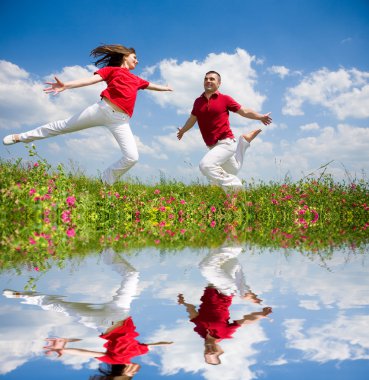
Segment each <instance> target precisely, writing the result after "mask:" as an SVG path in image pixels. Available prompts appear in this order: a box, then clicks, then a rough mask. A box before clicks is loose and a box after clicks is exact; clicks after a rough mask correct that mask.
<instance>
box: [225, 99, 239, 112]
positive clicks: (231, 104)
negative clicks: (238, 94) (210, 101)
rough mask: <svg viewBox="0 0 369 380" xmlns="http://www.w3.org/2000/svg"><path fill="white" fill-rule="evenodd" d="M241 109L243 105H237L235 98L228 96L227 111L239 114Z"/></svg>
mask: <svg viewBox="0 0 369 380" xmlns="http://www.w3.org/2000/svg"><path fill="white" fill-rule="evenodd" d="M240 108H241V104H239V103H237V102H236V101H235V100H234V99H233V98H231V97H230V96H227V109H228V110H229V111H231V112H237V111H238V110H239V109H240Z"/></svg>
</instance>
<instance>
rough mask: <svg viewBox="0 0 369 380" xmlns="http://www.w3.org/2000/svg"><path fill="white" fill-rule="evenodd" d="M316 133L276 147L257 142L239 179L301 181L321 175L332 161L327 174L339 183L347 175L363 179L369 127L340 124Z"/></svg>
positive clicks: (368, 166)
mask: <svg viewBox="0 0 369 380" xmlns="http://www.w3.org/2000/svg"><path fill="white" fill-rule="evenodd" d="M317 131H318V133H319V134H318V135H317V134H314V136H307V137H304V138H300V139H297V140H296V141H293V140H280V141H279V143H274V144H272V143H270V142H268V143H267V142H264V141H263V140H262V138H261V137H260V138H258V139H256V140H255V141H254V142H253V144H252V146H251V147H250V149H249V150H248V151H247V152H246V158H245V163H244V166H243V168H242V169H241V171H240V173H239V176H240V177H242V178H250V177H253V178H256V179H260V178H262V177H264V178H265V177H267V178H268V177H269V178H272V179H275V180H283V178H284V176H285V175H286V174H287V173H288V175H289V176H290V177H291V178H292V179H294V180H298V179H300V178H302V177H303V176H305V175H307V174H310V173H312V172H315V174H316V175H317V176H319V175H320V174H321V170H317V169H318V168H320V167H321V166H322V165H325V164H327V163H328V162H331V161H332V160H333V162H331V163H330V164H329V166H328V167H327V171H326V173H331V174H332V175H334V177H335V179H336V180H343V179H345V180H347V179H348V177H347V174H350V175H351V176H352V177H353V178H355V177H358V178H361V175H362V171H364V172H368V171H369V162H368V160H365V159H364V157H366V156H367V152H368V151H369V128H362V127H356V126H352V125H348V124H338V125H337V126H336V127H325V128H321V129H319V130H317ZM265 144H268V146H266V145H265ZM260 173H261V174H260Z"/></svg>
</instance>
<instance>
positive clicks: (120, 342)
mask: <svg viewBox="0 0 369 380" xmlns="http://www.w3.org/2000/svg"><path fill="white" fill-rule="evenodd" d="M137 336H139V334H138V333H137V332H136V326H135V325H134V323H133V320H132V317H128V318H126V319H124V320H122V321H119V322H118V323H116V324H115V325H113V326H112V327H110V328H109V329H108V330H107V331H106V332H105V333H104V334H101V335H100V338H102V339H104V340H106V343H105V344H104V348H105V351H92V350H86V349H82V348H71V347H66V345H67V344H68V343H71V342H76V341H78V339H67V338H48V339H46V340H47V341H48V342H49V344H48V345H47V346H45V347H44V348H45V350H46V351H45V353H46V354H47V355H50V354H52V353H53V352H55V353H57V355H58V356H62V355H64V354H69V355H78V356H83V357H90V358H95V359H97V360H99V361H101V362H103V363H106V364H109V365H125V367H124V368H123V372H124V373H123V374H125V375H129V374H130V375H129V376H133V375H134V374H135V373H137V372H138V370H139V369H140V366H139V365H138V364H135V363H132V362H131V359H132V358H134V357H136V356H140V355H144V354H146V353H147V352H148V351H149V348H150V346H159V345H166V344H171V343H173V342H156V343H140V342H139V341H138V340H136V339H135V338H136V337H137Z"/></svg>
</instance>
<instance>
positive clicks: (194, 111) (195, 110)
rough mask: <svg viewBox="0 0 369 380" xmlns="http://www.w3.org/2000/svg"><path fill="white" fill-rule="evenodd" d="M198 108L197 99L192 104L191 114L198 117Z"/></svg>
mask: <svg viewBox="0 0 369 380" xmlns="http://www.w3.org/2000/svg"><path fill="white" fill-rule="evenodd" d="M197 108H198V107H196V100H195V102H194V103H193V106H192V111H191V114H192V115H193V116H196V117H197V115H196V113H197Z"/></svg>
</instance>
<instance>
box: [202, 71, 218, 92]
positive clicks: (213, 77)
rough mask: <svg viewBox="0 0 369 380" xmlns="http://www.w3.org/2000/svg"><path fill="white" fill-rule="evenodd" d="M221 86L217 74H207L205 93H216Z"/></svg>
mask: <svg viewBox="0 0 369 380" xmlns="http://www.w3.org/2000/svg"><path fill="white" fill-rule="evenodd" d="M219 86H220V80H219V77H218V75H217V74H214V73H211V74H207V75H206V76H205V78H204V89H205V92H215V91H217V90H218V88H219Z"/></svg>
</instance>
